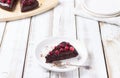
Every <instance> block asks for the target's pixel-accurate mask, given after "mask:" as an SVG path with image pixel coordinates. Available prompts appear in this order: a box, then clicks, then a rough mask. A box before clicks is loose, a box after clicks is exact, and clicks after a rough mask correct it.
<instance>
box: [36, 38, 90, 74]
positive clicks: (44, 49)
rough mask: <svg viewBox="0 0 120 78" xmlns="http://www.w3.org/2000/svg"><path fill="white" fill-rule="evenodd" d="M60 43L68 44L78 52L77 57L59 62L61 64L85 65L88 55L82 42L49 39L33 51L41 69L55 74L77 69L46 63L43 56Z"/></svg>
mask: <svg viewBox="0 0 120 78" xmlns="http://www.w3.org/2000/svg"><path fill="white" fill-rule="evenodd" d="M62 41H66V42H69V43H70V44H71V45H73V46H74V47H75V49H76V50H77V51H78V53H79V55H78V56H77V57H74V58H71V59H66V60H60V61H59V62H60V63H61V64H72V65H80V66H82V65H83V64H84V63H85V61H86V60H87V56H88V54H87V51H86V48H85V46H84V44H83V43H82V42H80V41H78V40H72V39H67V38H49V39H46V40H44V41H42V42H40V43H39V44H38V46H37V48H36V50H35V57H36V59H37V61H38V63H39V64H40V65H41V66H42V67H44V68H46V69H48V70H51V71H56V72H66V71H72V70H75V69H76V68H77V67H76V66H69V65H64V66H57V65H56V64H54V63H46V59H45V56H46V55H47V54H48V53H49V51H50V50H52V49H53V48H54V46H56V45H58V44H59V43H61V42H62Z"/></svg>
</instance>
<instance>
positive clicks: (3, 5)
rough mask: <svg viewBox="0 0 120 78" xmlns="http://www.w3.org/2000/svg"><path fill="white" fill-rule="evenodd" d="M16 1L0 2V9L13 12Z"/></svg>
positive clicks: (4, 0) (6, 0)
mask: <svg viewBox="0 0 120 78" xmlns="http://www.w3.org/2000/svg"><path fill="white" fill-rule="evenodd" d="M17 2H18V0H0V8H3V9H5V10H8V11H12V10H14V8H15V6H16V4H17Z"/></svg>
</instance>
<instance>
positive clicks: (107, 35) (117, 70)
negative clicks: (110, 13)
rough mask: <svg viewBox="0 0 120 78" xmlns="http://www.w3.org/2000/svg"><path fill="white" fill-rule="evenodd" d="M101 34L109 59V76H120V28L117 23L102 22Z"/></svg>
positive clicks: (112, 77) (116, 77)
mask: <svg viewBox="0 0 120 78" xmlns="http://www.w3.org/2000/svg"><path fill="white" fill-rule="evenodd" d="M101 34H102V39H103V44H104V49H105V55H106V59H107V66H108V67H109V68H108V70H109V71H108V72H109V75H110V77H109V78H119V77H120V62H119V61H120V28H119V27H117V26H115V25H109V24H102V23H101Z"/></svg>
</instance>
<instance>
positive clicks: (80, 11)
mask: <svg viewBox="0 0 120 78" xmlns="http://www.w3.org/2000/svg"><path fill="white" fill-rule="evenodd" d="M74 14H75V15H78V16H80V17H83V18H87V19H91V20H95V21H102V22H105V23H109V24H114V25H119V26H120V16H116V17H109V18H108V17H106V18H102V17H101V18H100V17H96V16H93V15H91V14H89V13H87V12H85V10H84V8H83V7H82V6H81V3H79V5H77V7H76V8H75V9H74Z"/></svg>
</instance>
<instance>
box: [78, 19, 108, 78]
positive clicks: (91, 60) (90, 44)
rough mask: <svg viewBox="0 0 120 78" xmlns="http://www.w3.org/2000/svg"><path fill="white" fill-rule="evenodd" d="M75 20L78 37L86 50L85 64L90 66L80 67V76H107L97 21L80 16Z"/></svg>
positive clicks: (84, 77) (105, 77)
mask: <svg viewBox="0 0 120 78" xmlns="http://www.w3.org/2000/svg"><path fill="white" fill-rule="evenodd" d="M76 20H77V36H78V39H79V40H80V41H81V42H84V43H85V45H86V47H87V51H88V60H87V61H86V63H85V65H89V66H90V69H85V68H81V69H80V78H108V77H107V71H106V65H105V59H104V54H103V49H102V44H101V38H100V32H99V26H98V22H96V21H92V20H87V19H83V18H81V17H76Z"/></svg>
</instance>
